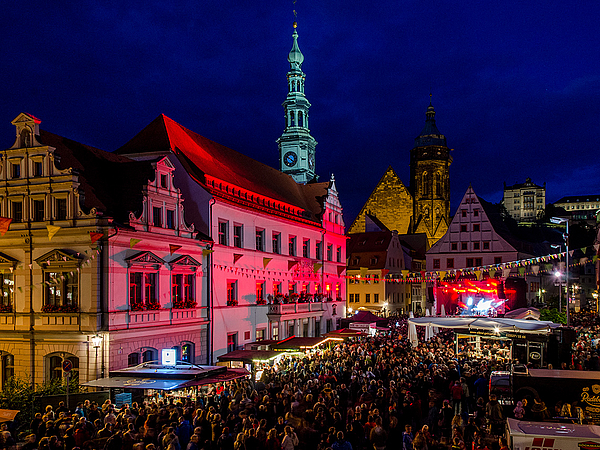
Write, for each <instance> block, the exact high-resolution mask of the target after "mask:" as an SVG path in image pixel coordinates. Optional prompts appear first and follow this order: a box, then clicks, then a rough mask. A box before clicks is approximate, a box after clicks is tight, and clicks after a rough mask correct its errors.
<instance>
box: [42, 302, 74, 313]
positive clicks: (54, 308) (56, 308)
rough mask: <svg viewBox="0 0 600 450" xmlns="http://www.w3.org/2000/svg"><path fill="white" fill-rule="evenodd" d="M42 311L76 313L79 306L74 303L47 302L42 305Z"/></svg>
mask: <svg viewBox="0 0 600 450" xmlns="http://www.w3.org/2000/svg"><path fill="white" fill-rule="evenodd" d="M42 312H46V313H48V312H49V313H76V312H79V308H77V306H75V305H51V304H47V305H44V306H42Z"/></svg>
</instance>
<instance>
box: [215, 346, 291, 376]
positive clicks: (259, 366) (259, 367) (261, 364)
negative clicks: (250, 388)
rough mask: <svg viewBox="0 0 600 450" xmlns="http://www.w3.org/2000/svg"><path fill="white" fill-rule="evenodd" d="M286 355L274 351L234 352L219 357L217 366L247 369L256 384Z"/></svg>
mask: <svg viewBox="0 0 600 450" xmlns="http://www.w3.org/2000/svg"><path fill="white" fill-rule="evenodd" d="M285 355H286V353H285V352H276V351H274V350H234V351H232V352H229V353H226V354H224V355H221V356H219V357H218V358H217V359H218V360H219V362H218V363H217V365H218V366H225V367H228V368H232V369H246V370H247V371H248V372H249V373H251V374H252V376H251V379H252V381H253V382H256V381H259V380H260V378H261V377H262V374H263V371H264V370H265V369H266V368H268V367H271V366H273V365H274V364H277V363H278V362H279V361H280V360H281V359H282V358H283V357H285Z"/></svg>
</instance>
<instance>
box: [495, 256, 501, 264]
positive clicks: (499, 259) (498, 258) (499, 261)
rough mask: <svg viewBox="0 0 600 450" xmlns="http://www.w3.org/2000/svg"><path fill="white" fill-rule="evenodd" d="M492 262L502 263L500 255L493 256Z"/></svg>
mask: <svg viewBox="0 0 600 450" xmlns="http://www.w3.org/2000/svg"><path fill="white" fill-rule="evenodd" d="M494 264H502V256H494Z"/></svg>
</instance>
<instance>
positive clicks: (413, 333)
mask: <svg viewBox="0 0 600 450" xmlns="http://www.w3.org/2000/svg"><path fill="white" fill-rule="evenodd" d="M414 318H415V315H414V314H413V312H412V311H411V312H410V313H408V340H409V342H410V345H411V346H413V347H416V346H418V345H419V338H418V337H417V326H416V325H415V324H414V323H412V321H411V319H414Z"/></svg>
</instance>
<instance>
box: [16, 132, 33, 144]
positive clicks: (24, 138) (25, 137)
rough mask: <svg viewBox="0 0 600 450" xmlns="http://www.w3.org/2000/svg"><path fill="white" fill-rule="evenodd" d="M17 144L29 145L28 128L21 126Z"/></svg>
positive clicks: (29, 135)
mask: <svg viewBox="0 0 600 450" xmlns="http://www.w3.org/2000/svg"><path fill="white" fill-rule="evenodd" d="M19 146H20V147H31V131H29V129H28V128H23V130H21V135H20V139H19Z"/></svg>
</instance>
